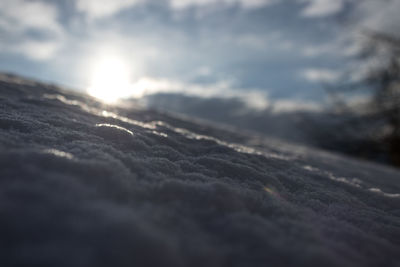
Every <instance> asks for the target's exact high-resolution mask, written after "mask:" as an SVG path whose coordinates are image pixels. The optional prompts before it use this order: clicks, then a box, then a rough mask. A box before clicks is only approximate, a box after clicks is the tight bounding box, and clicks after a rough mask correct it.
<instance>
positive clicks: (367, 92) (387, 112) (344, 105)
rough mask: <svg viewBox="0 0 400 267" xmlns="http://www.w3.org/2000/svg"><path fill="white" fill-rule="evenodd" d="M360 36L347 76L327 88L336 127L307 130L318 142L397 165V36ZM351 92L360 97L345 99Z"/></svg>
mask: <svg viewBox="0 0 400 267" xmlns="http://www.w3.org/2000/svg"><path fill="white" fill-rule="evenodd" d="M365 36H366V37H367V38H366V41H365V42H364V46H363V49H362V50H361V53H360V54H359V55H358V56H357V66H356V67H355V68H354V70H353V72H352V73H350V75H349V76H350V77H351V76H353V77H352V78H349V79H347V82H344V83H343V84H342V85H340V86H334V87H333V88H332V87H331V88H329V90H328V91H329V92H330V95H331V96H332V99H334V101H333V103H334V105H333V107H334V110H335V111H334V112H332V114H331V119H332V121H338V123H336V124H334V126H335V127H334V128H336V129H333V127H330V128H329V127H328V128H327V129H323V130H319V131H317V132H316V133H313V134H314V137H315V138H316V140H317V143H318V144H317V145H318V146H320V147H323V148H326V149H331V150H336V151H340V152H344V153H346V154H351V155H353V156H357V157H361V158H366V159H372V160H375V161H380V162H383V163H389V164H392V165H396V166H400V39H399V38H397V37H394V36H391V35H388V34H384V33H379V32H367V33H365ZM355 75H357V76H358V78H356V79H355V78H354V76H355ZM357 90H358V91H357ZM355 95H358V96H360V95H361V96H363V101H352V100H350V99H352V97H354V96H355ZM353 100H354V98H353ZM339 117H340V118H345V119H344V120H342V119H338V118H339ZM314 130H315V128H314Z"/></svg>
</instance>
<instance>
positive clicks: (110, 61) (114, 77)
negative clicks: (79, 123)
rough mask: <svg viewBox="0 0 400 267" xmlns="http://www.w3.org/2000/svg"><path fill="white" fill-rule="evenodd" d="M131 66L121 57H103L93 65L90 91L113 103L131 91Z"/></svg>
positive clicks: (91, 93) (95, 95) (97, 96)
mask: <svg viewBox="0 0 400 267" xmlns="http://www.w3.org/2000/svg"><path fill="white" fill-rule="evenodd" d="M131 89H132V88H131V80H130V68H129V66H128V65H127V64H126V63H125V62H124V61H123V60H122V59H121V58H119V57H116V56H109V57H104V58H101V59H100V60H99V61H97V62H96V64H95V65H94V67H93V70H92V74H91V79H90V86H89V88H88V90H87V91H88V93H89V94H90V95H92V96H94V97H96V98H99V99H101V100H102V101H104V102H107V103H112V102H115V101H116V100H118V99H120V98H124V97H128V96H129V95H130V93H131Z"/></svg>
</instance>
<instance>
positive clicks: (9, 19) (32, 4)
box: [0, 0, 62, 34]
mask: <svg viewBox="0 0 400 267" xmlns="http://www.w3.org/2000/svg"><path fill="white" fill-rule="evenodd" d="M0 28H2V29H3V30H5V31H6V32H25V31H27V30H30V29H32V30H39V31H45V32H48V33H52V34H59V33H61V32H62V26H61V25H60V24H59V22H58V10H57V8H56V7H55V6H54V5H53V4H50V3H48V2H41V1H27V0H4V1H0Z"/></svg>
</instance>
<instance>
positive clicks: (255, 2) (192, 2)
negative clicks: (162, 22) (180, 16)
mask: <svg viewBox="0 0 400 267" xmlns="http://www.w3.org/2000/svg"><path fill="white" fill-rule="evenodd" d="M277 2H279V0H170V5H171V8H173V9H176V10H181V9H185V8H188V7H206V6H221V5H222V6H231V5H239V6H240V7H242V8H244V9H255V8H260V7H265V6H268V5H271V4H275V3H277Z"/></svg>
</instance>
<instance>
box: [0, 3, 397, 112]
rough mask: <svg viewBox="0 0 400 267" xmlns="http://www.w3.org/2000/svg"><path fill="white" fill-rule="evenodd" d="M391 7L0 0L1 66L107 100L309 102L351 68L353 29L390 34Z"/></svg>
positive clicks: (393, 29)
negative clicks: (161, 96)
mask: <svg viewBox="0 0 400 267" xmlns="http://www.w3.org/2000/svg"><path fill="white" fill-rule="evenodd" d="M397 10H400V1H399V0H381V1H376V0H364V1H356V0H334V1H333V0H291V1H289V0H246V1H245V0H147V1H145V0H114V1H107V0H70V1H67V0H60V1H46V0H38V1H28V0H2V1H1V2H0V71H3V72H13V73H17V74H22V75H25V76H28V77H33V78H36V79H41V80H44V81H50V82H54V83H57V84H60V85H65V86H68V87H70V88H74V89H77V90H82V91H87V92H89V93H90V94H92V95H95V96H98V97H100V98H102V99H108V100H115V98H118V97H141V96H143V95H146V94H151V93H158V92H163V93H165V92H168V93H169V92H172V93H182V94H188V95H196V96H202V97H214V96H218V97H240V98H243V99H246V100H247V102H248V103H250V105H253V106H254V107H260V108H262V107H265V105H267V104H268V101H270V100H283V101H285V100H293V101H298V102H303V103H304V102H308V101H309V102H310V103H311V102H313V101H314V102H315V101H321V100H322V99H323V98H324V97H325V96H326V92H325V90H324V86H326V85H327V84H331V83H336V82H339V81H340V80H341V79H342V78H343V75H345V74H346V73H347V72H348V70H349V69H350V68H352V67H353V66H352V64H353V62H354V57H355V55H356V54H357V52H358V51H359V50H360V48H361V47H362V40H363V36H362V34H361V32H362V31H365V30H376V31H383V32H386V33H390V34H397V33H398V32H399V31H398V30H399V26H398V25H400V18H399V16H398V14H397ZM360 71H361V70H360ZM111 87H112V88H113V89H112V90H110V88H111ZM303 106H304V105H303Z"/></svg>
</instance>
